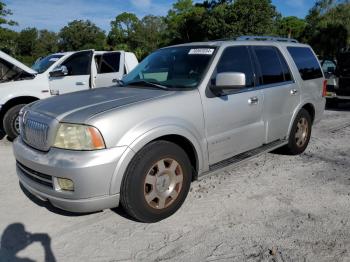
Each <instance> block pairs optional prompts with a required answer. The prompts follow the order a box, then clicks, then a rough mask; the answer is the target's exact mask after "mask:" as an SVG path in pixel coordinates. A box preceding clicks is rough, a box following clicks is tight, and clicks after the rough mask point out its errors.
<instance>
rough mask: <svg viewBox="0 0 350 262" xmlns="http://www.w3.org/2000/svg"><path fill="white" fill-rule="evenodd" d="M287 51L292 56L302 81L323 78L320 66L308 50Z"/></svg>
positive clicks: (300, 48) (289, 49)
mask: <svg viewBox="0 0 350 262" xmlns="http://www.w3.org/2000/svg"><path fill="white" fill-rule="evenodd" d="M287 49H288V52H289V53H290V55H291V56H292V58H293V60H294V62H295V64H296V66H297V68H298V70H299V73H300V76H301V78H302V79H303V80H310V79H316V78H321V77H323V74H322V70H321V68H320V65H319V63H318V61H317V59H316V57H315V55H314V54H313V52H312V51H311V49H310V48H308V47H288V48H287Z"/></svg>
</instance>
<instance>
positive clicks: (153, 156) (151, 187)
mask: <svg viewBox="0 0 350 262" xmlns="http://www.w3.org/2000/svg"><path fill="white" fill-rule="evenodd" d="M172 170H173V171H172ZM191 181H192V167H191V163H190V161H189V159H188V156H187V154H186V152H185V151H184V150H183V149H182V148H181V147H179V146H178V145H176V144H173V143H171V142H167V141H155V142H152V143H150V144H148V145H146V146H145V147H144V148H143V149H141V151H140V152H138V153H137V154H136V155H135V157H134V158H133V160H132V161H131V163H130V164H129V167H128V169H127V171H126V173H125V175H124V178H123V182H122V186H121V192H120V197H121V199H120V201H121V205H122V206H123V208H124V210H125V211H126V212H127V213H128V214H129V215H130V216H131V217H133V218H135V219H136V220H138V221H140V222H145V223H153V222H157V221H160V220H162V219H164V218H167V217H169V216H171V215H172V214H174V213H175V212H176V211H177V210H178V209H179V208H180V207H181V205H182V204H183V202H184V201H185V199H186V196H187V194H188V191H189V189H190V185H191Z"/></svg>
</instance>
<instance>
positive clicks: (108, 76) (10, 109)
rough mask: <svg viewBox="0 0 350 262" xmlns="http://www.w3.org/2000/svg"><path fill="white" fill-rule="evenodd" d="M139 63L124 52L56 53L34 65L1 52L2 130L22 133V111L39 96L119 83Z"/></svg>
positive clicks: (0, 126)
mask: <svg viewBox="0 0 350 262" xmlns="http://www.w3.org/2000/svg"><path fill="white" fill-rule="evenodd" d="M137 64H138V61H137V58H136V56H135V54H133V53H130V52H124V51H111V52H106V51H95V50H85V51H78V52H66V53H56V54H52V55H49V56H47V57H45V58H42V59H40V60H38V61H37V62H36V63H35V64H34V65H33V67H32V68H29V67H28V66H26V65H24V64H23V63H21V62H19V61H17V60H16V59H14V58H13V57H11V56H9V55H7V54H5V53H3V52H1V51H0V129H3V130H4V131H5V133H6V134H7V135H8V137H9V138H10V139H13V138H15V137H16V136H17V135H18V134H19V122H18V113H19V111H20V110H21V108H22V107H23V106H24V105H26V104H28V103H31V102H34V101H35V100H38V99H43V98H47V97H50V96H52V95H60V94H64V93H69V92H75V91H81V90H86V89H91V88H97V87H108V86H113V85H115V84H116V83H117V82H118V81H119V79H121V78H122V77H123V75H125V74H127V73H129V72H130V71H131V70H132V69H134V67H135V66H136V65H137Z"/></svg>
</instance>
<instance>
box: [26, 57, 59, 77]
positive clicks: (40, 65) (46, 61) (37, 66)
mask: <svg viewBox="0 0 350 262" xmlns="http://www.w3.org/2000/svg"><path fill="white" fill-rule="evenodd" d="M62 56H63V55H49V56H47V57H44V58H42V59H40V60H38V61H36V62H35V63H34V65H33V66H32V69H34V70H35V71H37V72H38V73H39V74H41V73H44V72H45V71H46V70H47V69H48V68H49V67H50V66H52V65H53V64H54V63H56V62H57V61H58V60H59V59H60V58H61V57H62Z"/></svg>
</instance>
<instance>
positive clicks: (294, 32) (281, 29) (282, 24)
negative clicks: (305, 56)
mask: <svg viewBox="0 0 350 262" xmlns="http://www.w3.org/2000/svg"><path fill="white" fill-rule="evenodd" d="M305 28H306V22H305V20H303V19H300V18H297V17H295V16H287V17H283V18H282V19H280V20H279V21H278V22H277V28H276V30H277V31H276V32H277V34H278V35H279V36H284V37H289V38H295V39H301V37H302V34H303V32H304V30H305Z"/></svg>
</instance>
